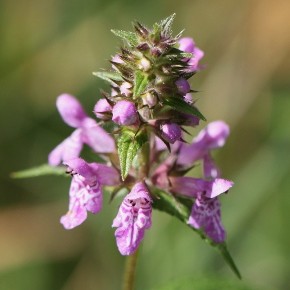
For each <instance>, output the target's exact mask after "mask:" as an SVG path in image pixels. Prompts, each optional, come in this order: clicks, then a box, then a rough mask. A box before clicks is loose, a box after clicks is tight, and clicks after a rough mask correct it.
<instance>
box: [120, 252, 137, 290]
mask: <svg viewBox="0 0 290 290" xmlns="http://www.w3.org/2000/svg"><path fill="white" fill-rule="evenodd" d="M137 257H138V249H137V250H136V251H135V253H134V254H132V255H131V256H128V257H127V259H126V265H125V271H124V280H123V290H133V289H134V281H135V272H136V264H137Z"/></svg>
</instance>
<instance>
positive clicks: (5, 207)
mask: <svg viewBox="0 0 290 290" xmlns="http://www.w3.org/2000/svg"><path fill="white" fill-rule="evenodd" d="M173 12H176V13H177V17H176V21H175V24H174V29H175V32H176V33H178V32H179V31H180V30H181V29H183V28H185V29H186V30H185V33H184V35H187V36H191V37H194V39H195V40H196V42H197V44H198V46H199V47H200V48H202V49H203V50H204V51H205V53H206V56H205V58H204V60H203V63H204V64H206V66H207V69H206V70H204V71H202V72H200V73H199V74H198V75H197V76H195V77H194V78H193V81H192V86H193V87H194V88H195V89H197V90H200V91H201V92H200V93H199V94H198V98H199V101H198V105H199V107H200V109H201V111H202V112H203V113H204V114H205V116H207V118H208V120H209V121H212V120H216V119H224V120H225V121H227V122H228V123H229V124H230V126H231V130H232V134H231V136H230V138H229V140H228V142H227V144H226V146H225V148H223V149H222V150H220V152H216V155H215V156H216V158H217V161H218V164H219V165H220V167H221V168H222V171H223V176H224V177H226V178H228V179H232V180H234V181H235V187H234V188H233V190H231V192H230V194H228V195H227V196H224V197H223V198H222V205H223V208H222V209H223V221H224V224H225V226H226V228H227V230H228V245H229V249H230V251H231V252H232V255H233V256H234V258H235V260H236V262H237V264H238V265H239V268H240V270H241V272H242V275H243V280H242V281H241V282H240V281H238V280H237V279H236V278H235V277H234V275H233V273H232V272H231V271H230V269H229V268H228V267H227V266H226V265H225V263H224V261H223V260H222V258H221V257H220V256H219V254H218V253H217V252H216V251H215V250H214V249H213V248H211V247H209V246H208V245H206V244H204V242H203V241H201V240H200V239H199V238H198V237H197V236H196V235H194V234H193V232H192V231H190V230H189V229H188V228H187V227H185V226H184V225H182V224H180V223H179V222H178V221H176V220H174V219H173V218H171V217H169V216H167V215H165V214H162V213H159V212H155V213H154V216H153V222H154V226H153V227H152V229H151V230H150V231H148V232H147V234H146V237H145V242H144V244H143V246H142V248H141V251H140V257H139V259H140V260H139V261H138V269H137V281H136V289H138V290H150V289H163V290H165V289H166V290H172V289H180V290H182V289H196V290H199V289H266V290H267V289H290V270H289V269H290V253H289V245H290V231H289V221H290V214H289V211H290V194H289V193H290V191H289V188H290V178H289V176H290V154H289V152H290V133H289V124H290V98H289V96H290V82H289V71H290V34H289V27H290V17H289V15H290V2H289V1H287V0H285V1H283V0H244V1H238V0H217V1H210V0H179V1H173V0H162V1H157V0H146V1H136V0H135V1H133V0H121V1H117V0H115V1H114V0H106V1H105V0H82V1H81V0H50V1H44V0H26V1H24V0H17V1H8V0H1V1H0V42H1V45H0V88H1V89H0V94H1V98H0V126H1V128H0V129H1V138H0V154H1V155H0V173H1V174H0V179H1V181H0V186H1V187H0V191H1V194H0V206H1V209H0V289H1V290H2V289H3V290H18V289H21V290H26V289H27V290H39V289H42V290H46V289H47V290H51V289H54V290H55V289H61V290H77V289H82V290H93V289H98V290H111V289H112V290H117V289H120V281H121V279H122V271H123V266H124V257H122V256H120V255H119V253H118V252H117V248H116V245H115V239H114V235H113V233H114V230H113V229H112V228H111V223H112V219H113V217H114V216H115V214H116V212H117V208H118V205H119V203H120V200H117V201H115V202H114V203H113V204H111V205H110V206H109V205H108V202H107V201H108V198H107V197H106V201H105V204H104V209H103V211H102V212H101V213H100V214H98V216H92V215H90V216H89V218H88V220H87V221H86V222H85V223H84V224H83V225H82V226H81V227H79V228H77V229H75V230H73V231H65V230H63V228H62V227H61V225H60V224H59V217H60V216H61V215H62V214H64V213H65V212H66V210H67V203H68V188H69V183H70V180H69V179H63V178H61V177H41V178H36V179H27V180H12V179H10V178H9V173H10V172H12V171H15V170H21V169H24V168H27V167H31V166H35V165H38V164H42V163H44V162H46V159H47V154H48V152H50V150H51V149H52V148H54V146H55V145H56V144H58V143H59V142H60V141H61V140H62V139H63V138H64V137H66V136H68V134H70V132H71V131H72V130H71V128H68V127H67V126H66V125H65V124H64V123H62V121H61V119H60V117H59V115H58V113H57V111H56V108H55V99H56V97H57V96H58V95H59V94H61V93H63V92H69V93H71V94H73V95H76V96H77V97H78V98H79V99H80V100H81V102H82V103H83V104H84V107H85V108H86V110H87V111H88V112H91V111H92V108H93V105H94V104H95V102H96V100H97V99H98V98H99V97H100V94H99V89H100V88H103V89H106V88H107V86H106V84H105V83H103V82H101V81H99V80H97V79H96V78H95V77H93V76H92V74H91V72H92V71H95V70H99V69H100V68H108V67H109V64H108V62H107V60H108V59H110V57H111V56H112V55H114V54H115V51H116V50H117V49H118V47H119V45H120V40H119V39H117V38H116V37H114V36H113V35H112V34H111V33H110V29H111V28H118V29H131V22H132V21H133V20H139V21H141V22H142V23H145V24H147V25H148V26H150V25H151V24H153V23H154V22H155V21H159V20H160V19H161V18H165V17H167V16H168V15H170V14H172V13H173Z"/></svg>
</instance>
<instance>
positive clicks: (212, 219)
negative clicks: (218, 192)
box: [188, 198, 226, 243]
mask: <svg viewBox="0 0 290 290" xmlns="http://www.w3.org/2000/svg"><path fill="white" fill-rule="evenodd" d="M188 224H189V225H191V226H192V227H194V228H195V229H203V230H204V232H205V234H206V235H207V236H208V237H209V238H211V239H212V240H213V241H214V242H216V243H221V242H223V241H224V240H225V238H226V234H225V230H224V227H223V225H222V223H221V212H220V203H219V201H218V199H217V198H214V199H207V198H205V199H203V198H202V199H196V201H195V203H194V205H193V207H192V210H191V214H190V217H189V220H188Z"/></svg>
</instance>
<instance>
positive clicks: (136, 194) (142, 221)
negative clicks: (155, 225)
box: [112, 182, 152, 255]
mask: <svg viewBox="0 0 290 290" xmlns="http://www.w3.org/2000/svg"><path fill="white" fill-rule="evenodd" d="M151 203H152V199H151V197H150V195H149V192H148V189H147V187H146V185H145V184H144V183H143V182H139V183H137V184H135V185H134V187H133V188H132V190H131V192H130V193H129V194H128V195H127V196H126V197H125V198H124V200H123V202H122V204H121V206H120V208H119V212H118V214H117V216H116V218H115V219H114V221H113V225H112V226H113V227H116V228H117V229H116V232H115V237H116V241H117V246H118V249H119V251H120V253H121V254H122V255H131V254H132V253H134V252H135V251H136V249H137V248H138V246H139V244H140V242H141V241H142V240H143V238H144V232H145V230H146V229H149V228H150V227H151V213H152V207H151Z"/></svg>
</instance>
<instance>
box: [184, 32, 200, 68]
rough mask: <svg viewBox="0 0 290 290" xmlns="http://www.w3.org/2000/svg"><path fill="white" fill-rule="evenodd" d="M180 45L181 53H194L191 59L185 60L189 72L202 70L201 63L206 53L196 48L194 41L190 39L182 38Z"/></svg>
mask: <svg viewBox="0 0 290 290" xmlns="http://www.w3.org/2000/svg"><path fill="white" fill-rule="evenodd" d="M178 43H179V49H180V50H181V51H184V52H188V53H192V57H191V58H190V59H188V58H185V61H187V64H188V71H190V72H194V71H198V70H200V69H201V67H200V66H199V61H200V60H201V59H202V58H203V56H204V52H203V51H202V50H201V49H199V48H198V47H196V46H195V43H194V40H193V39H192V38H190V37H184V38H181V39H180V40H179V41H178Z"/></svg>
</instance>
